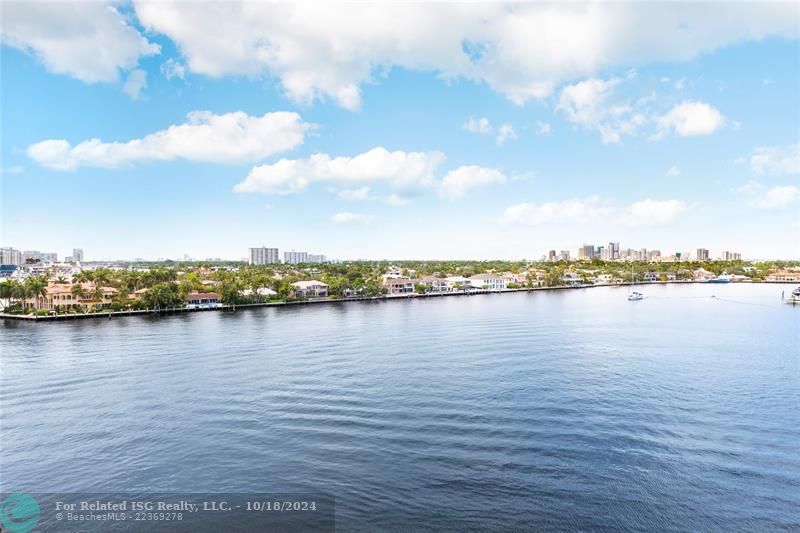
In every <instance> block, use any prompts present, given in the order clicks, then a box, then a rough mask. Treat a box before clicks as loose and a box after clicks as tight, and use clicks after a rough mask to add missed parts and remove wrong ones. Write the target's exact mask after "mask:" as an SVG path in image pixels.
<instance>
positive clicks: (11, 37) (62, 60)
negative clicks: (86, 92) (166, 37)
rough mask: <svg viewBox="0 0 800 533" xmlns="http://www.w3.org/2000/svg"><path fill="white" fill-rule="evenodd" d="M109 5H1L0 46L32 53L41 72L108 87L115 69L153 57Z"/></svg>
mask: <svg viewBox="0 0 800 533" xmlns="http://www.w3.org/2000/svg"><path fill="white" fill-rule="evenodd" d="M114 4H115V2H3V16H2V18H1V19H0V20H1V21H2V22H0V29H1V30H2V31H1V32H0V33H1V34H2V42H3V44H7V45H9V46H13V47H14V48H18V49H20V50H24V51H26V52H29V53H32V54H33V55H35V56H36V57H37V58H39V59H40V60H41V61H42V63H44V65H45V67H46V68H47V70H49V71H50V72H54V73H57V74H68V75H70V76H72V77H74V78H77V79H79V80H81V81H84V82H87V83H93V82H114V81H117V80H118V79H119V71H120V70H129V69H132V68H134V67H136V65H137V63H138V62H139V58H141V57H144V56H149V55H153V54H158V53H159V51H160V48H159V46H158V45H157V44H154V43H151V42H149V41H148V40H147V39H146V38H144V37H143V36H142V35H141V34H140V33H139V32H138V31H137V30H136V29H135V28H134V27H132V26H131V25H129V24H128V23H127V22H126V20H125V18H124V16H123V15H122V14H120V12H119V11H118V10H117V9H116V8H115V7H114Z"/></svg>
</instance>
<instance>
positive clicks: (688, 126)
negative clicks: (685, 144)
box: [657, 101, 726, 137]
mask: <svg viewBox="0 0 800 533" xmlns="http://www.w3.org/2000/svg"><path fill="white" fill-rule="evenodd" d="M725 123H726V119H725V117H724V116H722V113H720V112H719V111H718V110H717V109H716V108H714V107H713V106H710V105H708V104H706V103H704V102H689V101H687V102H683V103H682V104H678V105H676V106H675V107H673V108H672V109H671V110H670V111H669V112H668V113H666V114H664V115H663V116H661V117H659V119H658V128H659V132H658V134H657V137H663V136H664V135H666V134H667V133H669V132H672V131H674V132H675V133H676V134H678V135H680V136H681V137H688V136H693V135H711V134H712V133H714V132H715V131H717V130H718V129H719V128H721V127H722V126H724V125H725Z"/></svg>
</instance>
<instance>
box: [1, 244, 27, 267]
mask: <svg viewBox="0 0 800 533" xmlns="http://www.w3.org/2000/svg"><path fill="white" fill-rule="evenodd" d="M22 264H23V260H22V252H21V251H20V250H16V249H14V248H11V247H7V248H0V265H17V266H19V265H22Z"/></svg>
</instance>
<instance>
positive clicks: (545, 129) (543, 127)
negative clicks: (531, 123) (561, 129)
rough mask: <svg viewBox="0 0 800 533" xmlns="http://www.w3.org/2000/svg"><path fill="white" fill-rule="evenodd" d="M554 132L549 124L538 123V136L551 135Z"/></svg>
mask: <svg viewBox="0 0 800 533" xmlns="http://www.w3.org/2000/svg"><path fill="white" fill-rule="evenodd" d="M552 132H553V128H552V127H551V126H550V124H548V123H547V122H542V121H541V120H540V121H537V122H536V135H550V134H551V133H552Z"/></svg>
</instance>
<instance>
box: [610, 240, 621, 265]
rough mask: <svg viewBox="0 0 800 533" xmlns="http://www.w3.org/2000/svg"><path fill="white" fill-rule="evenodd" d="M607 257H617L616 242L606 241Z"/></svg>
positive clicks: (617, 244) (614, 258)
mask: <svg viewBox="0 0 800 533" xmlns="http://www.w3.org/2000/svg"><path fill="white" fill-rule="evenodd" d="M608 257H609V258H610V259H611V260H612V261H613V260H616V259H619V243H618V242H610V243H608Z"/></svg>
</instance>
